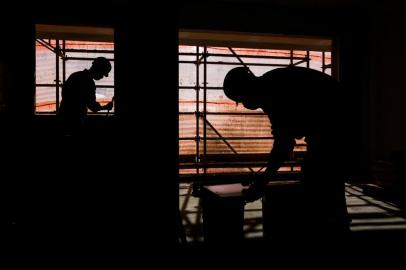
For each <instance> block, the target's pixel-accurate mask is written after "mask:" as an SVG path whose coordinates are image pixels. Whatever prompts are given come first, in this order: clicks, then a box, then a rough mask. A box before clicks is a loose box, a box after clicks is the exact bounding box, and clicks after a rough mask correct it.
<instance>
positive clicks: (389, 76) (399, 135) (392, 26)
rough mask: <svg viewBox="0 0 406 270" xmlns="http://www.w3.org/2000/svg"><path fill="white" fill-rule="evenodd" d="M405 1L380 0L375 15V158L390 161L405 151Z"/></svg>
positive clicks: (373, 100) (373, 94) (372, 118)
mask: <svg viewBox="0 0 406 270" xmlns="http://www.w3.org/2000/svg"><path fill="white" fill-rule="evenodd" d="M404 12H405V4H404V3H403V2H396V3H395V2H393V1H389V3H381V4H380V5H379V6H377V8H376V10H375V16H374V18H375V19H374V24H375V32H374V40H375V44H376V47H375V48H374V56H376V57H375V58H374V60H375V61H376V64H375V65H374V74H375V75H374V76H373V77H372V82H371V86H372V88H371V91H372V94H371V95H372V101H371V106H373V107H374V108H376V109H375V110H373V112H372V115H371V123H372V124H371V131H370V134H371V137H372V145H373V146H374V147H375V148H374V156H373V158H374V160H378V159H384V160H387V161H388V160H391V158H392V155H393V153H396V152H399V151H403V152H404V151H405V150H406V141H405V138H406V125H405V122H406V119H405V117H406V106H405V105H404V101H405V100H406V92H405V87H406V82H405V80H404V62H405V60H406V58H405V57H406V56H405V54H404V53H403V52H404V48H405V46H406V39H405V36H406V30H405V28H404V25H405V23H406V21H405V20H406V19H405V16H404Z"/></svg>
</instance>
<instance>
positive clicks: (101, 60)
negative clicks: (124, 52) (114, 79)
mask: <svg viewBox="0 0 406 270" xmlns="http://www.w3.org/2000/svg"><path fill="white" fill-rule="evenodd" d="M93 67H95V68H96V69H98V70H101V71H103V73H104V75H105V76H107V75H108V74H109V72H110V70H111V64H110V61H109V60H107V59H106V58H105V57H97V58H95V59H94V60H93Z"/></svg>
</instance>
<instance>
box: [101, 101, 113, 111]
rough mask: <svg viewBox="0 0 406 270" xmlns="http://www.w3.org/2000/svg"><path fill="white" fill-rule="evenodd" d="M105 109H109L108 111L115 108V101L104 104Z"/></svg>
mask: <svg viewBox="0 0 406 270" xmlns="http://www.w3.org/2000/svg"><path fill="white" fill-rule="evenodd" d="M103 109H104V110H108V111H110V110H111V109H113V102H111V101H110V102H109V103H107V104H106V105H104V106H103Z"/></svg>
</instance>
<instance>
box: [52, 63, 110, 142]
mask: <svg viewBox="0 0 406 270" xmlns="http://www.w3.org/2000/svg"><path fill="white" fill-rule="evenodd" d="M110 71H111V64H110V62H109V60H107V59H106V58H104V57H98V58H96V59H94V61H93V63H92V66H91V67H90V69H85V70H82V71H77V72H75V73H73V74H71V75H70V76H69V78H68V79H67V80H66V82H65V83H64V84H63V87H62V100H61V105H60V108H59V112H58V118H59V120H60V124H61V125H62V128H63V130H64V133H65V134H69V135H72V134H77V133H78V132H80V131H81V129H82V126H83V123H84V121H85V118H86V115H87V111H88V109H90V110H91V111H93V112H97V111H100V110H111V109H112V108H113V102H109V103H108V104H106V105H104V106H102V105H100V103H99V102H97V101H96V85H95V83H94V81H93V80H100V79H102V78H103V77H108V74H109V72H110Z"/></svg>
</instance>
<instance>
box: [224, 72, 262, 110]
mask: <svg viewBox="0 0 406 270" xmlns="http://www.w3.org/2000/svg"><path fill="white" fill-rule="evenodd" d="M255 78H256V77H255V75H254V74H252V73H251V72H250V71H249V70H248V68H246V67H236V68H233V69H231V70H230V71H229V72H228V73H227V75H226V77H225V78H224V82H223V90H224V94H225V95H226V96H227V97H228V98H229V99H231V100H233V101H235V102H237V103H240V102H241V103H242V104H243V105H244V107H245V108H247V109H250V110H255V109H258V107H259V104H257V103H258V102H257V99H256V97H255V90H256V89H254V87H255Z"/></svg>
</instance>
